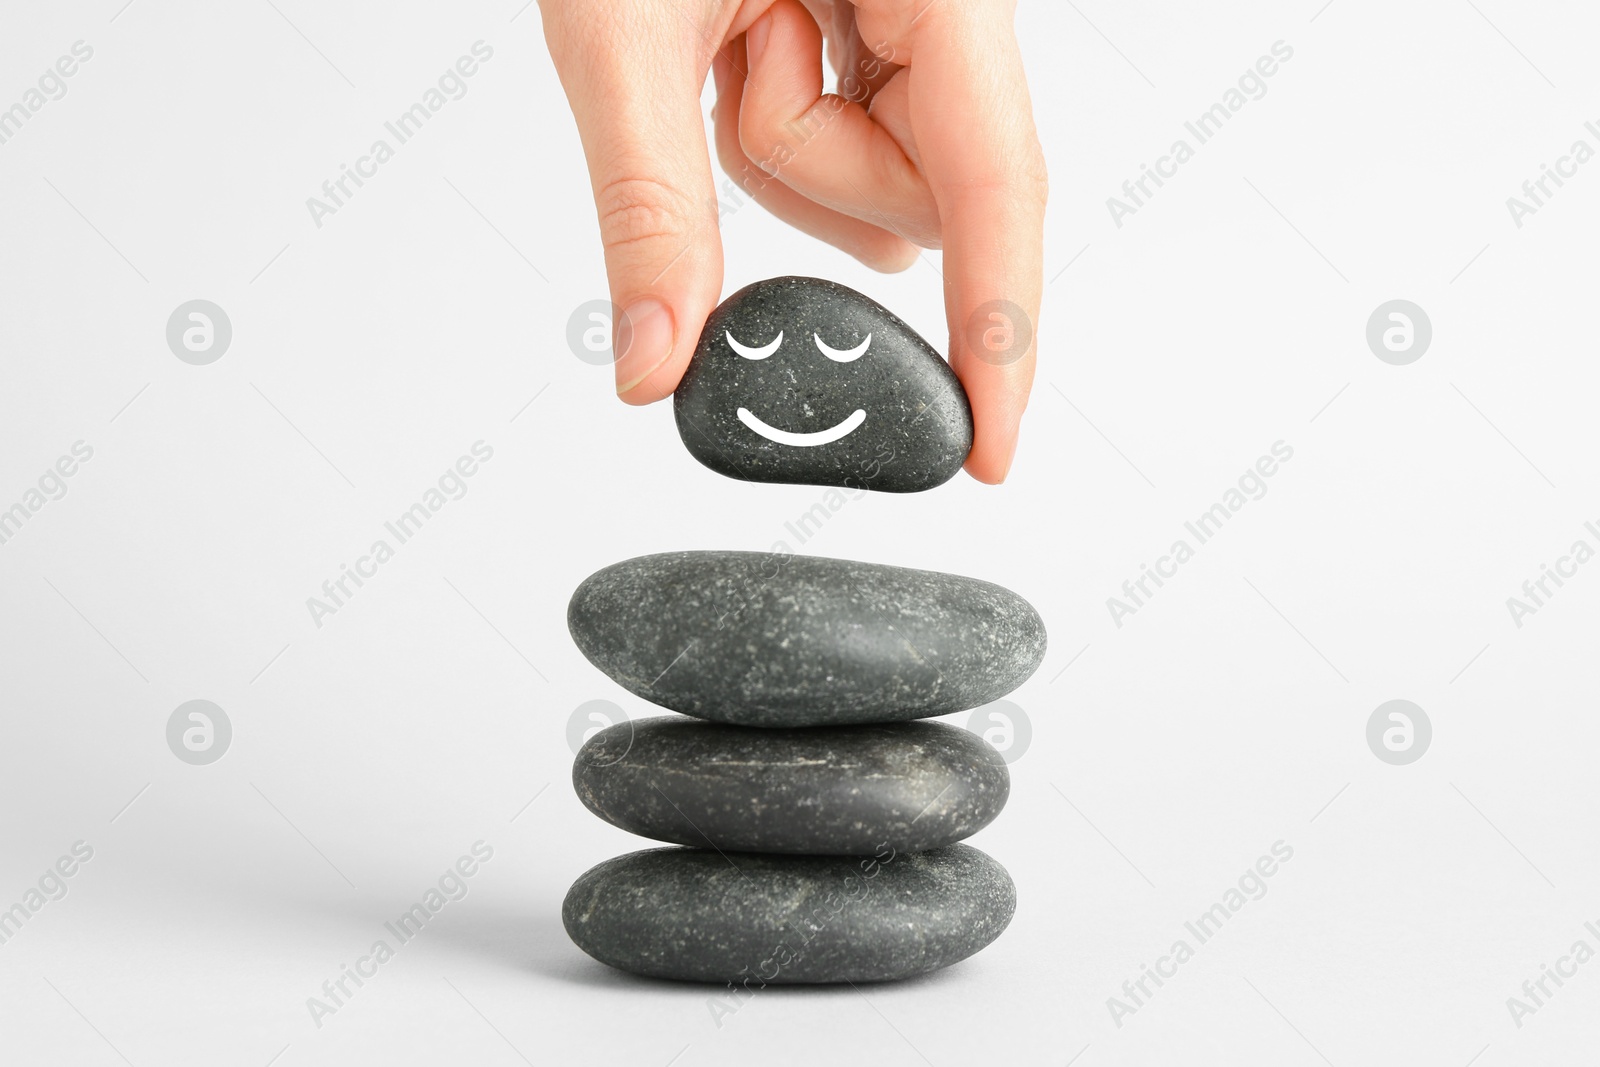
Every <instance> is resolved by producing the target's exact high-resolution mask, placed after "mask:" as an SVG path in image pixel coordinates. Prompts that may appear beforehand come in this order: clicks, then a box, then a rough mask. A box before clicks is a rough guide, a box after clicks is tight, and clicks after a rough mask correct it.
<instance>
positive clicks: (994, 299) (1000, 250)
mask: <svg viewBox="0 0 1600 1067" xmlns="http://www.w3.org/2000/svg"><path fill="white" fill-rule="evenodd" d="M915 35H916V36H915V41H914V50H915V51H914V57H915V58H914V59H913V60H912V62H911V64H910V67H909V70H910V75H911V84H910V106H911V112H910V114H911V124H912V128H913V130H914V131H915V135H916V143H917V145H918V146H919V148H920V150H921V158H922V162H923V166H924V167H925V168H926V172H927V175H928V182H929V184H930V186H931V187H932V190H933V195H934V197H935V198H936V200H937V201H938V205H939V217H940V220H941V222H942V224H943V229H944V276H945V313H946V318H947V320H948V322H949V327H950V365H951V367H952V368H953V369H954V370H955V372H956V374H957V375H958V376H959V377H960V378H961V382H962V384H963V385H964V386H965V387H966V390H967V395H968V397H969V398H970V399H971V401H972V413H973V422H974V436H973V445H972V452H971V454H970V455H969V456H968V458H967V470H968V471H969V472H970V473H971V474H972V475H973V476H974V477H976V478H977V479H979V480H980V481H985V482H1000V481H1003V480H1004V479H1005V476H1006V473H1007V471H1008V470H1009V469H1010V467H1011V459H1012V456H1013V454H1014V453H1015V451H1016V444H1017V432H1018V428H1019V425H1020V423H1021V420H1022V412H1023V409H1024V408H1026V407H1027V403H1028V392H1029V390H1030V389H1031V388H1032V384H1033V375H1034V361H1035V354H1036V348H1037V346H1036V343H1035V339H1036V336H1037V333H1036V327H1035V324H1036V323H1037V322H1038V318H1039V300H1040V295H1041V290H1042V288H1043V269H1044V265H1043V264H1044V210H1045V200H1046V195H1047V190H1048V180H1047V178H1046V176H1045V167H1044V156H1043V153H1042V152H1041V150H1040V148H1039V141H1038V136H1037V134H1036V133H1035V132H1034V125H1033V117H1032V115H1033V112H1032V105H1031V103H1030V101H1029V99H1028V87H1027V82H1026V81H1025V79H1024V76H1023V70H1022V57H1021V53H1020V51H1019V49H1018V48H1017V43H1016V35H1015V32H1014V29H1013V27H1012V18H1011V5H1009V4H1005V3H983V4H947V3H941V4H933V5H930V6H929V7H928V8H927V9H926V12H925V16H924V17H923V18H922V19H921V20H920V21H919V22H917V24H916V26H915Z"/></svg>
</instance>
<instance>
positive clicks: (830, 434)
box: [673, 278, 972, 493]
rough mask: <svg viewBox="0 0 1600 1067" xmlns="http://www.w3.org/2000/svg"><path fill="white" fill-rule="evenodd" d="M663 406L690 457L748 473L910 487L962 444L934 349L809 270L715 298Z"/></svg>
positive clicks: (723, 470)
mask: <svg viewBox="0 0 1600 1067" xmlns="http://www.w3.org/2000/svg"><path fill="white" fill-rule="evenodd" d="M780 337H781V340H780ZM869 338H870V341H869ZM863 345H864V346H865V348H864V349H863V348H862V346H863ZM857 352H859V354H856V353H857ZM852 357H853V358H852ZM673 410H674V412H675V414H676V416H677V421H678V433H679V435H680V436H682V438H683V443H684V445H685V446H686V447H687V448H688V449H689V452H690V454H691V455H693V456H694V458H695V459H698V460H699V461H700V462H701V463H704V464H705V465H706V466H708V467H710V468H711V469H712V470H714V471H717V472H718V473H720V474H725V475H727V476H728V477H730V478H742V479H744V480H746V481H752V482H799V483H803V484H807V485H832V486H843V487H845V488H849V489H856V490H860V489H877V490H882V491H885V492H891V493H914V492H918V491H921V490H923V489H932V488H933V487H934V486H936V485H940V484H942V483H944V482H946V481H948V480H949V479H950V478H951V477H952V476H953V475H954V474H955V473H956V472H957V471H958V470H960V469H961V464H962V463H963V462H965V460H966V458H967V453H968V452H970V451H971V450H972V411H971V409H970V407H969V406H968V404H967V394H966V392H965V391H964V390H963V389H962V388H961V383H960V381H958V380H957V379H956V376H955V374H954V373H953V372H952V371H951V370H950V367H949V365H948V364H947V363H945V361H944V360H943V359H941V358H940V356H939V353H938V352H936V351H934V349H933V348H932V347H931V346H930V345H929V344H928V342H926V341H924V340H923V339H922V338H921V337H920V336H918V335H917V333H916V331H915V330H913V329H912V328H911V327H910V326H907V325H906V324H905V323H904V322H902V321H901V320H900V319H899V318H897V317H896V316H895V315H893V314H892V313H890V312H889V311H888V309H886V308H884V307H883V306H881V305H880V304H878V303H877V302H876V301H874V300H871V299H869V298H868V297H865V296H863V295H861V294H860V293H858V292H856V291H855V290H853V289H849V288H846V287H845V286H843V285H839V284H837V283H835V282H829V281H823V280H822V279H819V278H771V279H768V280H767V281H764V282H756V283H755V284H754V285H748V286H746V287H745V288H743V289H741V290H739V291H738V292H737V293H734V294H733V295H732V296H730V297H729V298H728V299H727V300H725V301H723V302H722V305H721V306H720V307H718V308H717V309H716V311H714V312H712V314H711V317H710V319H708V320H707V322H706V326H705V330H704V331H703V332H702V333H701V335H700V344H699V346H698V347H697V348H696V349H695V353H694V357H693V358H692V359H691V360H690V362H689V368H688V370H687V371H686V372H685V374H684V376H683V381H682V383H681V384H680V385H679V386H678V390H677V393H676V395H675V397H674V400H673Z"/></svg>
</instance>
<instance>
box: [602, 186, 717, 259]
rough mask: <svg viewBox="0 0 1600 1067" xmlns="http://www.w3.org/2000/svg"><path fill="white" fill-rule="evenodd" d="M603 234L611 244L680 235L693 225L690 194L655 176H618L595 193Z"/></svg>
mask: <svg viewBox="0 0 1600 1067" xmlns="http://www.w3.org/2000/svg"><path fill="white" fill-rule="evenodd" d="M595 208H596V210H597V212H598V213H599V217H600V234H601V238H602V239H603V240H604V241H605V244H606V247H607V248H624V247H627V246H629V245H637V244H646V243H648V242H650V241H653V240H658V239H660V238H663V237H679V236H682V235H683V234H685V233H687V232H688V231H689V229H690V225H691V219H692V217H693V212H692V210H691V205H690V203H689V201H688V198H687V197H685V196H684V195H683V193H682V192H680V191H679V190H677V189H674V188H673V187H672V186H670V185H667V184H666V183H665V182H661V181H658V180H656V179H654V178H632V177H630V178H617V179H613V180H611V181H608V182H606V184H605V185H604V186H602V187H601V188H600V190H599V191H598V192H597V193H596V194H595Z"/></svg>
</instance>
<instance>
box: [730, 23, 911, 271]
mask: <svg viewBox="0 0 1600 1067" xmlns="http://www.w3.org/2000/svg"><path fill="white" fill-rule="evenodd" d="M745 42H746V51H747V53H748V55H749V60H750V65H749V78H748V81H747V83H746V85H745V92H744V101H743V104H742V106H741V107H740V109H739V140H740V143H741V144H742V145H743V147H744V152H745V155H746V156H748V157H750V158H751V159H753V160H757V161H765V160H773V161H776V164H777V165H775V166H769V167H768V172H769V173H771V174H772V175H773V176H774V177H776V178H777V179H778V180H779V181H781V182H783V183H784V184H785V185H787V186H788V187H789V188H791V189H793V190H794V191H795V192H797V193H800V194H801V195H802V196H805V197H806V198H808V199H810V200H814V201H816V202H817V203H819V204H822V205H824V206H825V207H829V208H832V209H833V210H835V211H838V212H842V213H844V214H846V215H850V216H853V217H855V218H858V219H861V220H862V221H864V222H870V223H873V224H875V225H881V226H884V227H886V228H889V229H892V230H895V231H897V232H899V233H900V234H902V235H903V236H904V237H906V238H907V239H908V240H910V241H914V242H916V243H917V244H921V245H925V246H928V247H936V246H937V245H938V242H939V225H940V224H939V212H938V206H937V204H936V203H935V201H934V198H933V195H932V193H931V192H930V191H929V188H928V183H927V182H926V181H925V180H924V179H923V177H922V175H921V174H919V173H918V172H917V169H916V167H914V166H912V164H911V161H910V160H908V159H907V158H906V156H905V153H904V152H902V151H901V150H900V146H899V145H897V144H896V143H895V141H894V139H893V138H892V137H890V136H889V135H888V133H886V132H885V131H884V130H883V129H882V128H881V127H879V126H878V125H877V124H876V123H874V122H873V121H872V119H871V118H870V117H869V116H868V114H867V111H866V109H865V108H863V107H862V106H861V105H860V104H857V103H853V102H851V101H849V100H846V99H845V98H843V97H841V96H836V95H833V94H829V95H827V96H824V95H822V33H821V31H819V30H818V29H817V24H816V23H815V22H814V21H812V19H811V16H810V15H809V14H807V12H806V9H805V8H804V7H802V6H801V4H800V3H799V0H777V2H776V3H774V4H773V5H772V7H771V8H769V9H768V11H767V14H766V15H764V16H762V17H761V18H760V19H757V20H756V22H755V23H754V24H753V25H752V26H751V27H750V30H749V32H748V33H746V35H745Z"/></svg>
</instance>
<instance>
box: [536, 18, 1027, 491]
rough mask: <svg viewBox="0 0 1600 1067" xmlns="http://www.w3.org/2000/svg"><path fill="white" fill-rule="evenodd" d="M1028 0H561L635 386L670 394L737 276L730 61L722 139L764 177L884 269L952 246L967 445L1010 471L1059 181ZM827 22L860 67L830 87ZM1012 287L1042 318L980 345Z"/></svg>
mask: <svg viewBox="0 0 1600 1067" xmlns="http://www.w3.org/2000/svg"><path fill="white" fill-rule="evenodd" d="M1014 6H1015V5H1014V3H1013V0H856V2H854V3H851V2H848V0H804V2H802V0H603V2H602V0H542V4H541V11H542V13H543V17H544V29H545V39H546V41H547V43H548V44H549V47H550V54H551V57H552V58H553V59H554V61H555V65H556V69H557V71H558V72H559V73H560V76H561V82H562V85H563V86H564V88H565V89H566V92H567V99H568V101H569V103H570V104H571V106H572V111H573V114H574V116H575V117H576V119H577V124H578V132H579V136H580V137H581V139H582V142H583V149H584V154H585V156H586V157H587V159H588V164H589V175H590V180H591V184H592V186H593V189H594V199H595V207H596V210H597V211H598V213H599V218H600V233H601V239H602V241H603V242H604V245H605V261H606V273H607V275H608V277H609V280H610V288H611V299H612V301H613V302H614V303H615V304H616V305H617V306H618V307H620V308H622V309H623V313H622V314H621V316H619V319H618V321H617V323H616V337H615V344H614V351H616V353H617V354H618V355H617V361H616V376H617V392H618V395H620V396H621V397H622V399H623V400H625V401H627V402H628V403H630V404H648V403H651V402H654V401H657V400H661V399H663V398H665V397H667V396H670V395H671V393H672V391H673V390H674V389H675V388H677V385H678V382H679V380H680V379H681V378H682V377H683V372H684V370H685V368H686V367H687V366H688V363H689V359H690V357H691V356H692V355H693V353H694V348H695V344H696V342H697V341H698V339H699V336H700V331H701V328H702V327H703V326H704V325H705V320H706V318H707V316H708V315H709V314H710V313H711V311H712V310H713V309H714V308H715V306H716V304H717V300H718V296H719V294H720V293H721V291H722V282H723V277H722V244H721V237H720V234H719V231H718V228H717V211H718V208H717V199H716V192H715V186H714V181H713V177H712V173H711V168H710V166H709V159H708V153H707V151H706V148H705V136H704V123H703V120H702V118H701V115H700V90H701V87H702V86H703V85H704V83H705V79H706V75H707V73H708V72H709V73H710V74H711V75H712V76H713V77H714V79H715V81H716V86H717V104H716V107H715V108H714V109H713V116H714V119H715V128H716V152H717V157H718V159H719V160H720V162H721V164H722V167H723V169H724V170H726V171H727V172H728V174H729V175H730V176H731V177H732V178H733V180H734V181H735V182H736V183H737V184H738V185H739V186H740V187H741V189H742V190H743V191H744V192H745V193H746V194H748V195H749V196H750V197H751V198H753V199H755V200H756V201H757V202H758V203H760V204H762V205H763V206H764V207H766V208H767V210H769V211H771V212H772V213H773V214H774V215H776V216H778V217H779V218H780V219H783V220H784V221H785V222H788V223H789V224H791V225H793V226H795V227H797V228H799V229H801V230H803V231H805V232H807V233H809V234H811V235H813V236H815V237H818V238H820V239H822V240H824V241H826V242H828V243H829V244H832V245H834V246H835V247H837V248H840V249H842V250H843V251H845V252H847V253H849V254H850V255H852V256H854V257H855V258H857V259H858V260H860V261H861V262H863V263H865V264H867V265H868V266H870V267H873V268H875V269H878V270H882V271H899V270H904V269H906V268H907V267H909V266H910V265H911V264H912V263H913V262H915V261H916V259H917V257H918V255H919V251H918V249H919V246H920V247H921V248H939V249H942V250H943V253H944V256H943V267H942V273H943V277H944V291H945V293H944V295H945V312H946V323H947V325H948V327H949V330H950V348H949V359H950V365H951V367H952V368H953V369H954V370H955V372H956V375H957V376H958V377H959V378H960V379H961V382H962V384H963V385H964V386H965V388H966V391H967V395H968V397H969V398H970V400H971V402H972V413H973V421H974V424H975V433H974V440H973V446H972V452H971V454H970V455H969V456H968V458H967V463H966V467H967V470H968V471H969V472H970V473H971V474H972V475H973V476H974V477H975V478H977V479H979V480H980V481H984V482H992V483H998V482H1001V481H1003V480H1004V479H1005V476H1006V473H1007V471H1008V470H1009V469H1010V467H1011V460H1012V456H1013V454H1014V453H1015V451H1016V445H1017V431H1018V426H1019V423H1020V422H1021V419H1022V412H1023V409H1024V408H1025V407H1026V406H1027V402H1028V392H1029V389H1030V388H1031V387H1032V384H1033V373H1034V355H1035V344H1034V342H1033V340H1032V338H1033V336H1034V335H1035V331H1034V330H1033V328H1032V325H1031V324H1032V323H1034V322H1037V320H1038V313H1039V298H1040V291H1041V288H1042V272H1043V229H1044V209H1045V199H1046V195H1047V191H1048V180H1047V178H1046V174H1045V165H1044V157H1043V154H1042V152H1041V151H1040V148H1039V142H1038V137H1037V134H1036V133H1035V130H1034V124H1033V113H1032V104H1031V102H1030V100H1029V97H1028V88H1027V83H1026V80H1025V78H1024V75H1023V69H1022V59H1021V55H1020V52H1019V50H1018V47H1017V41H1016V34H1015V30H1014V28H1013V15H1014ZM824 42H826V43H827V55H828V58H829V60H830V62H831V63H832V66H833V69H834V73H835V74H836V75H837V76H838V78H839V85H838V92H837V93H831V94H827V95H826V96H825V95H824V93H823V65H822V60H823V44H824ZM996 300H1003V301H1007V302H1009V304H1011V305H1014V306H1016V307H1019V308H1021V309H1022V314H1023V315H1024V316H1026V322H1024V323H1021V324H1018V326H1017V334H1016V335H1017V336H1019V337H1020V336H1022V335H1023V333H1024V331H1025V332H1026V335H1027V336H1028V337H1029V341H1028V345H1027V349H1026V351H1023V352H1021V353H1020V354H1018V353H1017V352H1015V351H1010V352H1007V353H1006V355H1005V358H1003V359H996V358H994V357H993V355H992V354H991V353H989V352H986V351H984V349H983V348H982V347H981V345H982V338H983V337H984V331H985V330H986V329H987V328H990V327H992V326H993V325H995V323H996V320H993V319H991V318H989V317H987V315H986V314H985V313H983V311H982V309H983V307H984V305H985V304H987V303H988V302H990V301H996ZM990 336H993V335H992V334H991V335H990ZM980 353H982V355H980ZM985 357H988V358H985Z"/></svg>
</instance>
